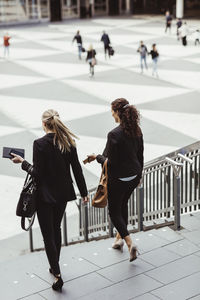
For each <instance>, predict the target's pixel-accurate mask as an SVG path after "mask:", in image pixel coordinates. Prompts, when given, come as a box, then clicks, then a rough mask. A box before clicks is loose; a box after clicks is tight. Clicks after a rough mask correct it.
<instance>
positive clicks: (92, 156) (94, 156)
mask: <svg viewBox="0 0 200 300" xmlns="http://www.w3.org/2000/svg"><path fill="white" fill-rule="evenodd" d="M87 157H88V162H89V163H90V162H92V161H94V160H95V159H96V157H97V156H96V154H94V153H92V154H90V155H88V156H87Z"/></svg>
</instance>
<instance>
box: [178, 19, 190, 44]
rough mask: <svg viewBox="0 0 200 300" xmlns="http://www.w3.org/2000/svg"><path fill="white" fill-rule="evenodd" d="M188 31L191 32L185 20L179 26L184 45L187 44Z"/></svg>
mask: <svg viewBox="0 0 200 300" xmlns="http://www.w3.org/2000/svg"><path fill="white" fill-rule="evenodd" d="M188 33H189V30H188V26H187V23H186V22H184V24H183V25H182V26H181V27H180V28H179V34H180V36H181V39H182V45H183V46H187V35H188Z"/></svg>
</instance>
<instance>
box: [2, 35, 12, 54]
mask: <svg viewBox="0 0 200 300" xmlns="http://www.w3.org/2000/svg"><path fill="white" fill-rule="evenodd" d="M10 39H11V37H10V36H9V34H8V33H6V34H5V35H4V37H3V45H4V57H6V56H7V57H9V52H10Z"/></svg>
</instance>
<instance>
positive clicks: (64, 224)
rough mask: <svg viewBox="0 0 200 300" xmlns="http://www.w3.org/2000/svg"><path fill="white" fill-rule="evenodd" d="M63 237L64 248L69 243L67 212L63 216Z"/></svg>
mask: <svg viewBox="0 0 200 300" xmlns="http://www.w3.org/2000/svg"><path fill="white" fill-rule="evenodd" d="M63 237H64V246H67V245H68V241H67V214H66V211H65V213H64V216H63Z"/></svg>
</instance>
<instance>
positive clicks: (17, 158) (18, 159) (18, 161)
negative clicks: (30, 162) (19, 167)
mask: <svg viewBox="0 0 200 300" xmlns="http://www.w3.org/2000/svg"><path fill="white" fill-rule="evenodd" d="M11 155H12V156H14V157H13V158H11V160H12V161H13V162H14V164H21V163H22V162H23V161H24V159H23V158H22V157H21V156H19V155H17V154H15V153H11Z"/></svg>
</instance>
